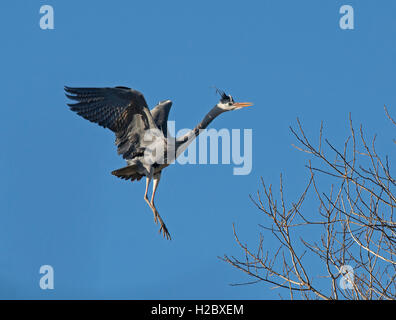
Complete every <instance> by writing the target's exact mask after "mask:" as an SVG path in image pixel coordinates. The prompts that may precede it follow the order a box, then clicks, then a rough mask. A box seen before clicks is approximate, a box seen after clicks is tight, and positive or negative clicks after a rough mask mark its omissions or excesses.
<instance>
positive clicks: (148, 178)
mask: <svg viewBox="0 0 396 320" xmlns="http://www.w3.org/2000/svg"><path fill="white" fill-rule="evenodd" d="M151 179H152V177H151V176H150V177H147V178H146V191H145V192H144V200H145V201H146V202H147V204H148V205H149V207H150V208H151V210H152V211H153V214H154V222H155V223H158V221H157V215H156V213H155V211H154V209H153V207H152V205H151V203H150V201H149V198H148V197H147V193H148V188H149V186H150V182H151Z"/></svg>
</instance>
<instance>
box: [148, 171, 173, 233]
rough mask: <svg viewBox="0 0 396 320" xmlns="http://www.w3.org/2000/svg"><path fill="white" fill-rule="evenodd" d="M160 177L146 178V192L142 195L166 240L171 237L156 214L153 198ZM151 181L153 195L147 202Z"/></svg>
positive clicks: (157, 175)
mask: <svg viewBox="0 0 396 320" xmlns="http://www.w3.org/2000/svg"><path fill="white" fill-rule="evenodd" d="M160 177H161V173H157V174H156V175H154V177H153V176H151V175H150V176H148V177H147V178H146V190H145V193H144V200H145V201H146V202H147V204H148V205H149V207H150V208H151V210H152V211H153V214H154V222H155V223H156V224H158V221H159V223H160V225H161V227H160V230H159V232H162V233H163V235H164V237H165V238H167V239H168V240H170V239H171V236H170V234H169V231H168V229H167V228H166V225H165V223H164V221H163V220H162V218H161V216H160V215H159V213H158V210H157V208H156V207H155V205H154V196H155V192H156V191H157V187H158V183H159V180H160ZM151 180H153V193H152V195H151V201H149V199H148V197H147V194H148V188H149V186H150V183H151Z"/></svg>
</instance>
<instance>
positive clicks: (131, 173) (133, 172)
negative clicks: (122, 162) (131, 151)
mask: <svg viewBox="0 0 396 320" xmlns="http://www.w3.org/2000/svg"><path fill="white" fill-rule="evenodd" d="M111 174H112V175H114V176H116V177H118V178H121V179H125V180H129V179H131V181H134V180H138V181H139V180H140V179H142V177H143V176H142V175H141V174H139V173H137V166H136V165H132V166H126V167H123V168H120V169H117V170H114V171H112V172H111Z"/></svg>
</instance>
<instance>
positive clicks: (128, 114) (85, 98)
mask: <svg viewBox="0 0 396 320" xmlns="http://www.w3.org/2000/svg"><path fill="white" fill-rule="evenodd" d="M65 91H66V92H67V94H66V96H67V97H68V98H69V99H72V100H75V101H77V103H74V104H68V105H69V106H70V109H71V110H72V111H75V112H76V113H77V114H78V115H80V116H82V117H83V118H85V119H87V120H89V121H91V122H95V123H97V124H99V125H100V126H102V127H104V128H108V129H110V130H112V131H113V132H114V133H115V134H116V145H117V146H118V154H122V155H123V158H125V159H131V158H133V157H135V156H136V155H138V154H142V152H144V147H143V145H142V139H143V137H144V133H145V132H146V130H148V129H154V128H157V126H156V124H155V122H154V120H153V117H152V115H151V113H150V110H149V109H148V108H147V103H146V100H145V99H144V96H143V94H142V93H140V92H139V91H137V90H133V89H130V88H127V87H115V88H71V87H65Z"/></svg>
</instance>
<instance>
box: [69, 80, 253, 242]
mask: <svg viewBox="0 0 396 320" xmlns="http://www.w3.org/2000/svg"><path fill="white" fill-rule="evenodd" d="M65 91H66V96H67V97H68V98H69V99H71V100H74V101H77V102H76V103H72V104H68V106H69V107H70V109H71V110H72V111H75V112H76V113H77V114H78V115H80V116H82V117H83V118H85V119H87V120H89V121H91V122H95V123H97V124H99V125H100V126H102V127H104V128H108V129H110V130H111V131H113V132H114V133H115V136H116V140H115V144H116V145H117V149H118V154H119V155H122V157H123V158H124V159H125V160H126V162H127V166H125V167H123V168H120V169H117V170H114V171H113V172H112V174H113V175H115V176H117V177H119V178H122V179H125V180H131V181H135V180H137V181H139V180H140V179H141V178H142V177H146V188H145V193H144V200H145V201H146V202H147V204H148V206H149V207H150V208H151V210H152V212H153V215H154V221H155V223H157V224H158V222H159V223H160V229H159V232H160V233H161V232H162V234H163V236H164V237H165V238H167V239H170V238H171V237H170V234H169V232H168V229H167V227H166V225H165V223H164V221H163V220H162V218H161V216H160V215H159V213H158V210H157V208H156V206H155V204H154V196H155V193H156V191H157V188H158V183H159V181H160V177H161V172H162V170H163V169H164V168H165V167H167V166H168V165H169V164H170V163H171V162H172V161H174V160H175V159H176V158H177V157H178V155H180V154H181V153H182V152H183V151H184V150H185V149H186V148H187V146H188V145H189V144H190V143H191V142H192V141H193V140H194V139H195V138H196V137H197V136H198V135H199V134H200V132H201V130H203V129H205V128H206V127H207V126H208V125H209V124H210V123H211V122H212V121H213V120H214V119H215V118H216V117H217V116H219V115H220V114H222V113H223V112H226V111H231V110H237V109H241V108H244V107H247V106H251V105H252V104H251V103H249V102H235V101H234V99H233V98H232V96H230V95H227V94H226V93H224V92H223V91H220V90H217V91H218V92H219V93H220V101H219V102H218V103H217V104H216V105H215V106H214V107H213V108H212V109H211V110H210V111H209V113H207V114H206V116H205V117H204V118H203V120H202V121H201V122H200V123H198V125H197V126H196V127H195V128H194V129H193V130H191V131H190V132H188V133H187V134H185V135H183V136H181V137H177V138H175V137H171V136H170V135H169V134H168V130H167V121H168V115H169V111H170V109H171V106H172V102H171V101H170V100H164V101H161V102H160V103H159V104H158V105H156V106H155V107H154V108H153V109H152V110H149V109H148V106H147V103H146V100H145V98H144V96H143V94H142V93H141V92H139V91H137V90H134V89H131V88H128V87H121V86H118V87H106V88H72V87H67V86H65ZM147 132H154V136H155V139H154V140H155V141H156V150H159V149H158V145H160V146H161V147H162V149H161V150H164V152H163V155H161V156H160V155H159V152H153V151H152V150H151V149H150V148H152V144H153V139H151V140H150V139H147ZM158 133H159V134H158ZM152 136H153V134H152ZM170 146H172V147H171V148H170ZM169 150H171V151H169ZM147 151H150V152H147ZM151 181H153V190H152V195H151V199H150V200H149V198H148V196H147V194H148V189H149V186H150V183H151Z"/></svg>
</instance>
